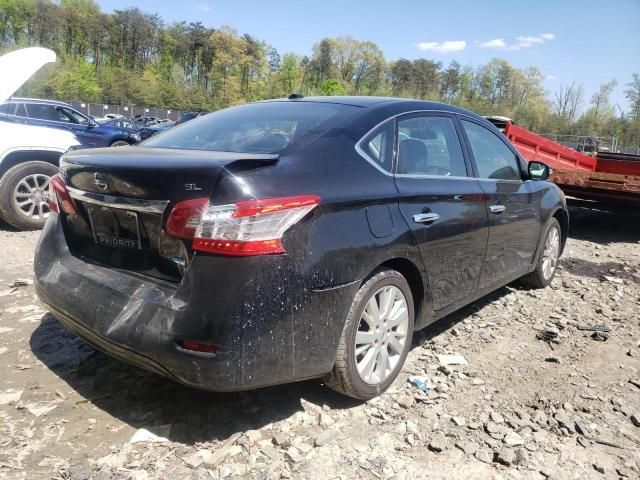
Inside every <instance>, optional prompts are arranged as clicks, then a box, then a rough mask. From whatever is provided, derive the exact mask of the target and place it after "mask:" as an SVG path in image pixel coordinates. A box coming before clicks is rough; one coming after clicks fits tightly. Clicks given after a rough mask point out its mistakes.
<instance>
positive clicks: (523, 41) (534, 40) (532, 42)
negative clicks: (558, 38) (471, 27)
mask: <svg viewBox="0 0 640 480" xmlns="http://www.w3.org/2000/svg"><path fill="white" fill-rule="evenodd" d="M554 38H555V35H554V34H553V33H541V34H540V35H520V36H518V37H516V39H515V42H514V43H512V44H508V43H507V42H505V41H504V39H502V38H494V39H493V40H489V41H486V42H483V43H481V44H480V45H479V47H481V48H492V49H494V50H520V49H522V48H529V47H533V46H536V45H542V44H544V43H545V42H547V41H549V40H553V39H554Z"/></svg>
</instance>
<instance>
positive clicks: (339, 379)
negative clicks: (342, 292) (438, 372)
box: [324, 268, 415, 400]
mask: <svg viewBox="0 0 640 480" xmlns="http://www.w3.org/2000/svg"><path fill="white" fill-rule="evenodd" d="M392 295H393V299H391V296H392ZM387 300H388V301H391V302H392V303H391V304H390V303H388V301H387ZM370 302H374V304H375V306H374V304H371V303H370ZM382 303H386V307H385V310H384V311H380V308H379V307H380V305H381V304H382ZM403 304H404V307H403ZM383 307H384V305H383ZM403 308H404V310H403ZM375 311H377V312H378V317H377V319H376V318H375V315H372V313H374V312H375ZM394 313H395V315H393V314H394ZM414 315H415V311H414V305H413V295H412V294H411V288H410V287H409V284H408V283H407V280H406V279H405V278H404V277H403V276H402V275H401V274H400V273H399V272H397V271H395V270H391V269H387V268H384V269H379V270H376V271H375V272H373V274H372V275H371V276H370V277H369V278H368V279H367V280H366V281H365V282H364V283H363V284H362V286H361V287H360V289H359V290H358V292H357V293H356V295H355V297H354V299H353V302H352V304H351V308H350V310H349V314H348V315H347V319H346V322H345V325H344V329H343V331H342V335H341V337H340V342H339V344H338V351H337V354H336V362H335V365H334V367H333V370H332V371H331V372H330V373H328V374H327V375H326V376H325V378H324V381H325V383H326V385H327V386H329V387H330V388H332V389H333V390H336V391H338V392H340V393H342V394H344V395H347V396H349V397H353V398H356V399H358V400H369V399H371V398H373V397H376V396H377V395H379V394H381V393H382V392H384V391H385V390H386V389H387V388H389V386H390V385H391V384H392V383H393V381H394V380H395V379H396V377H397V376H398V374H399V373H400V371H401V370H402V366H403V364H404V361H405V359H406V357H407V354H408V353H409V349H410V348H411V340H412V338H413V326H414ZM394 339H395V341H394ZM363 340H366V341H363ZM367 345H368V347H367ZM372 362H373V366H371V364H372ZM383 362H384V366H383V367H384V369H382V368H380V366H382V363H383ZM370 369H372V370H373V371H370Z"/></svg>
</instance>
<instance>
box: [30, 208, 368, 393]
mask: <svg viewBox="0 0 640 480" xmlns="http://www.w3.org/2000/svg"><path fill="white" fill-rule="evenodd" d="M34 269H35V283H36V291H37V293H38V296H39V297H40V298H41V300H42V301H43V302H44V303H45V304H47V305H48V306H49V307H50V309H51V312H52V314H53V315H54V316H55V317H56V318H58V320H59V321H60V322H61V323H62V324H64V325H65V326H66V327H67V328H69V329H70V330H72V331H73V332H75V333H76V334H77V335H79V336H81V337H82V338H84V339H85V340H87V341H88V342H89V343H91V344H93V345H94V346H95V347H96V348H98V349H100V350H102V351H104V352H105V353H107V354H110V355H112V356H113V357H116V358H118V359H120V360H123V361H125V362H127V363H130V364H133V365H137V366H139V367H141V368H145V369H147V370H151V371H154V372H156V373H160V374H162V375H164V376H167V377H169V378H172V379H174V380H176V381H178V382H181V383H183V384H186V385H189V386H194V387H198V388H204V389H208V390H217V391H232V390H242V389H250V388H256V387H261V386H267V385H273V384H279V383H286V382H291V381H296V380H301V379H304V378H311V377H317V376H321V375H323V374H324V373H326V372H328V371H330V370H331V368H332V367H333V362H334V359H335V353H336V349H337V343H338V339H339V335H340V333H341V331H342V327H343V324H344V319H345V318H346V314H347V309H348V306H349V304H350V302H351V299H352V298H353V296H354V295H355V291H356V290H357V284H355V283H354V284H348V285H344V286H338V287H332V288H319V289H318V288H315V289H314V288H307V287H305V285H306V284H307V282H306V278H305V275H304V272H301V271H300V270H299V269H298V268H297V267H296V265H294V263H293V261H292V260H291V259H289V258H287V256H265V257H255V258H241V259H237V258H228V257H227V258H225V257H219V256H210V255H200V256H196V257H195V258H194V260H193V261H192V263H191V265H190V266H189V269H188V270H187V272H186V274H185V276H184V278H183V279H182V282H181V283H180V284H179V285H173V284H169V283H165V282H162V281H156V280H153V279H150V278H148V277H142V276H139V275H137V274H132V273H129V272H124V271H121V270H116V269H113V268H108V267H104V266H101V265H96V264H92V263H87V262H85V261H83V260H81V259H79V258H76V257H75V256H73V255H72V254H71V253H70V251H69V249H68V248H67V244H66V241H65V236H64V232H63V229H62V225H61V221H60V219H59V218H58V216H57V215H51V218H50V219H49V220H48V221H47V223H46V225H45V228H44V230H43V232H42V236H41V238H40V242H39V244H38V248H37V250H36V257H35V262H34ZM212 272H214V273H213V274H212ZM186 339H188V340H196V341H202V342H206V343H213V344H215V345H216V346H217V347H218V353H217V354H216V355H215V356H212V355H209V354H201V353H197V352H190V351H186V350H183V349H182V348H180V347H179V345H178V341H179V340H186Z"/></svg>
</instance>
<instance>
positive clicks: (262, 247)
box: [166, 195, 320, 256]
mask: <svg viewBox="0 0 640 480" xmlns="http://www.w3.org/2000/svg"><path fill="white" fill-rule="evenodd" d="M319 203H320V197H318V196H317V195H298V196H295V197H280V198H269V199H264V200H247V201H243V202H237V203H232V204H228V205H211V204H210V203H209V202H208V200H207V199H206V198H199V199H193V200H186V201H184V202H180V203H178V204H176V205H175V206H174V207H173V209H172V210H171V213H170V214H169V219H168V220H167V226H166V231H167V233H169V234H170V235H173V236H177V237H180V238H193V249H194V250H199V251H202V252H209V253H221V254H225V255H234V256H248V255H266V254H273V253H284V248H283V247H282V243H281V239H282V235H283V234H284V232H286V231H287V229H289V228H290V227H291V226H293V225H294V224H295V223H296V222H298V221H299V220H300V219H301V218H302V217H304V216H305V215H306V214H307V213H309V212H310V211H311V210H313V209H314V208H315V207H316V206H317V205H318V204H319Z"/></svg>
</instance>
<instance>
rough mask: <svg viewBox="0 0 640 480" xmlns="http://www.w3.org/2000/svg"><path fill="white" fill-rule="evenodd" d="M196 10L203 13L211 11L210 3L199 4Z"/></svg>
mask: <svg viewBox="0 0 640 480" xmlns="http://www.w3.org/2000/svg"><path fill="white" fill-rule="evenodd" d="M196 10H200V11H201V12H208V11H209V10H211V7H210V6H209V4H208V3H199V4H197V5H196Z"/></svg>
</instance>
